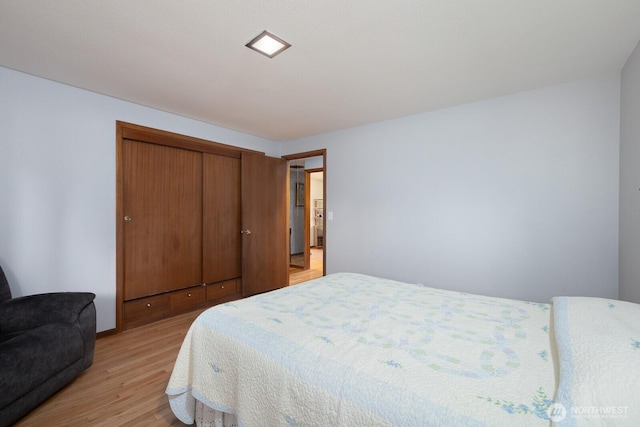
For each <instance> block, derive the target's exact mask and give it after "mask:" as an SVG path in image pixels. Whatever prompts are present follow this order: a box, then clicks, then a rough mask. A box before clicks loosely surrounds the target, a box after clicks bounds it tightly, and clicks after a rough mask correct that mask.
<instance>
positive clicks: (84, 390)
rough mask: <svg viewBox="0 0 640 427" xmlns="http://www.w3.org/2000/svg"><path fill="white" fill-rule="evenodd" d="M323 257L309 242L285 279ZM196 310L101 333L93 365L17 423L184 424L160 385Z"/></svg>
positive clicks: (314, 273)
mask: <svg viewBox="0 0 640 427" xmlns="http://www.w3.org/2000/svg"><path fill="white" fill-rule="evenodd" d="M322 261H323V253H322V249H316V248H312V249H311V269H310V270H305V271H302V270H299V269H293V273H292V274H290V276H289V279H290V280H289V284H290V285H294V284H298V283H301V282H304V281H306V280H311V279H314V278H316V277H320V276H322V265H323V262H322ZM201 312H202V310H198V311H194V312H191V313H187V314H183V315H180V316H176V317H172V318H170V319H166V320H161V321H159V322H156V323H153V324H150V325H146V326H141V327H139V328H135V329H131V330H128V331H125V332H122V333H120V334H117V335H112V336H107V337H104V338H100V339H99V340H97V342H96V351H95V355H94V362H93V366H91V367H90V368H89V369H88V370H86V371H85V372H83V373H82V374H81V375H80V376H79V377H78V378H77V379H76V380H75V381H74V382H72V383H71V384H69V385H68V386H67V387H65V388H64V389H62V390H61V391H60V392H58V393H57V394H56V395H54V396H52V397H51V398H50V399H49V400H47V401H46V402H45V403H43V404H42V405H40V406H39V407H38V408H37V409H35V410H34V411H33V412H31V413H30V414H29V415H27V416H26V417H25V418H23V419H22V420H21V421H20V422H18V423H17V424H16V427H31V426H105V427H106V426H109V427H112V426H158V427H162V426H184V425H185V424H183V423H182V422H180V421H178V419H176V417H175V416H174V415H173V412H171V409H170V407H169V402H168V400H167V396H166V394H165V392H164V391H165V388H166V386H167V383H168V382H169V377H170V376H171V371H172V370H173V365H174V362H175V359H176V356H177V355H178V351H179V350H180V345H181V344H182V340H183V339H184V336H185V334H186V333H187V330H188V329H189V326H190V325H191V323H192V322H193V320H194V319H195V318H196V317H197V316H198V315H199V314H200V313H201Z"/></svg>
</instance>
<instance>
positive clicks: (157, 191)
mask: <svg viewBox="0 0 640 427" xmlns="http://www.w3.org/2000/svg"><path fill="white" fill-rule="evenodd" d="M123 144H124V146H123V163H124V168H123V174H124V209H123V214H124V215H125V216H127V217H129V218H130V220H129V221H125V219H124V218H121V219H120V220H121V221H125V222H124V226H123V228H124V300H131V299H134V298H139V297H144V296H148V295H152V294H156V293H160V292H165V291H171V290H176V289H181V288H185V287H188V286H193V285H196V284H201V283H202V234H201V227H202V154H201V153H197V152H193V151H188V150H181V149H176V148H172V147H165V146H161V145H155V144H148V143H143V142H136V141H131V140H124V141H123Z"/></svg>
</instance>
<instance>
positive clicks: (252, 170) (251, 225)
mask: <svg viewBox="0 0 640 427" xmlns="http://www.w3.org/2000/svg"><path fill="white" fill-rule="evenodd" d="M287 170H288V168H287V161H286V160H283V159H277V158H274V157H266V156H264V155H262V154H254V153H242V231H241V232H242V296H244V297H247V296H250V295H255V294H259V293H261V292H267V291H271V290H274V289H278V288H281V287H283V286H286V285H287V283H288V267H289V259H288V253H289V248H288V240H287V234H288V233H287V223H288V216H287Z"/></svg>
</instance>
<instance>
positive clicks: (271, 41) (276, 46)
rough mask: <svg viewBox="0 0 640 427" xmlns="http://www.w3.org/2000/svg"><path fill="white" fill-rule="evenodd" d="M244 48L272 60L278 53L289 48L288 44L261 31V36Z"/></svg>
mask: <svg viewBox="0 0 640 427" xmlns="http://www.w3.org/2000/svg"><path fill="white" fill-rule="evenodd" d="M245 46H247V47H248V48H249V49H253V50H255V51H256V52H260V53H261V54H263V55H265V56H268V57H269V58H273V57H274V56H276V55H277V54H279V53H280V52H282V51H284V50H285V49H287V48H289V47H291V45H290V44H289V43H287V42H286V41H284V40H282V39H281V38H280V37H277V36H274V35H273V34H271V33H270V32H268V31H263V32H262V34H260V35H259V36H258V37H256V38H254V39H253V40H251V41H250V42H249V43H247V44H246V45H245Z"/></svg>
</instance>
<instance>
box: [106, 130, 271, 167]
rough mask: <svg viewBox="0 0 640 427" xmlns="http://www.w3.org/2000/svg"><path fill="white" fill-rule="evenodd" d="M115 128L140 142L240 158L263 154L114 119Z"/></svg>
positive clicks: (122, 135)
mask: <svg viewBox="0 0 640 427" xmlns="http://www.w3.org/2000/svg"><path fill="white" fill-rule="evenodd" d="M116 126H117V129H119V130H120V132H121V137H122V138H124V139H131V140H134V141H140V142H149V143H152V144H159V145H167V146H169V147H175V148H183V149H185V150H192V151H199V152H201V153H211V154H218V155H222V156H228V157H235V158H238V159H239V158H240V155H241V153H243V152H249V153H257V154H264V153H263V152H262V151H256V150H249V149H247V148H240V147H235V146H233V145H228V144H222V143H220V142H215V141H208V140H206V139H201V138H195V137H193V136H187V135H181V134H178V133H173V132H168V131H164V130H160V129H153V128H150V127H146V126H140V125H135V124H132V123H126V122H121V121H116Z"/></svg>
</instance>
